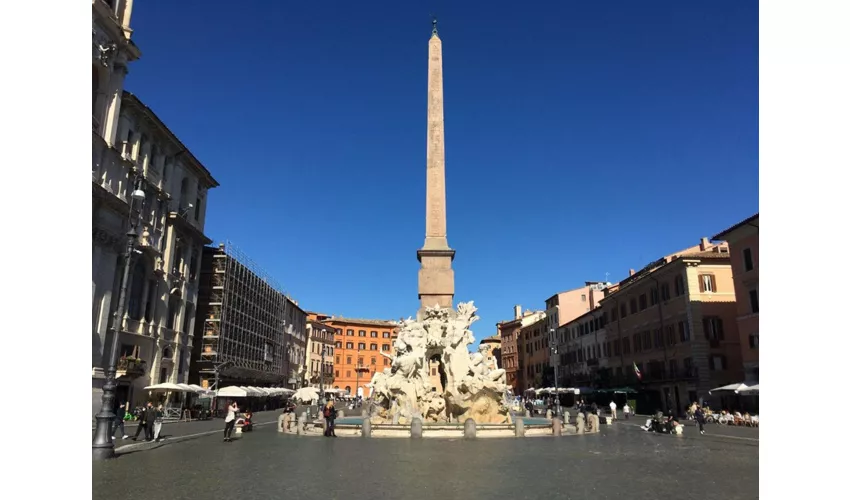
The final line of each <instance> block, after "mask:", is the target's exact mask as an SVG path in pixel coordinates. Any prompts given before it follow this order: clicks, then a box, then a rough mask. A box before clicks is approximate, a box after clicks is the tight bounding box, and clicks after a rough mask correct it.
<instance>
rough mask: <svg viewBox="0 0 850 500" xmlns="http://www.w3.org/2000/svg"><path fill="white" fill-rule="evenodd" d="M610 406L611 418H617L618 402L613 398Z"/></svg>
mask: <svg viewBox="0 0 850 500" xmlns="http://www.w3.org/2000/svg"><path fill="white" fill-rule="evenodd" d="M608 407H609V408H611V419H612V420H617V403H615V402H614V400H613V399H612V400H611V403H610V404H609V405H608Z"/></svg>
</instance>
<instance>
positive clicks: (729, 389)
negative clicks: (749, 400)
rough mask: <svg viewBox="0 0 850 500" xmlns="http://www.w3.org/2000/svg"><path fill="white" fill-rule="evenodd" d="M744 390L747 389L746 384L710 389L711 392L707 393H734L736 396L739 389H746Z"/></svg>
mask: <svg viewBox="0 0 850 500" xmlns="http://www.w3.org/2000/svg"><path fill="white" fill-rule="evenodd" d="M746 388H747V384H744V383H739V384H729V385H724V386H723V387H717V388H715V389H712V390H710V391H708V393H709V394H714V393H715V392H734V393H736V394H737V393H738V391H740V390H741V389H746Z"/></svg>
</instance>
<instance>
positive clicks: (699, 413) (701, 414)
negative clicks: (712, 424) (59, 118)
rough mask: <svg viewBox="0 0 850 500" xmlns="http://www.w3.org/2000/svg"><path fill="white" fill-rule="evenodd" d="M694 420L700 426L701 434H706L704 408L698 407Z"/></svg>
mask: <svg viewBox="0 0 850 500" xmlns="http://www.w3.org/2000/svg"><path fill="white" fill-rule="evenodd" d="M694 420H696V421H697V425H699V433H700V434H705V411H703V409H702V407H701V406H699V405H697V407H696V409H695V410H694Z"/></svg>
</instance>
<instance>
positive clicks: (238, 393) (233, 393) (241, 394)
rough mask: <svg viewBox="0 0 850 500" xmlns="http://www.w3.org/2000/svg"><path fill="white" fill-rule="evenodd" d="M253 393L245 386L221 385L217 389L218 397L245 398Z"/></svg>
mask: <svg viewBox="0 0 850 500" xmlns="http://www.w3.org/2000/svg"><path fill="white" fill-rule="evenodd" d="M253 395H254V393H253V392H252V391H250V390H248V389H247V388H245V387H237V386H235V385H231V386H228V387H222V388H221V389H219V390H218V397H220V398H247V397H249V396H253Z"/></svg>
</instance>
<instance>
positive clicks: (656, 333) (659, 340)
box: [652, 328, 664, 349]
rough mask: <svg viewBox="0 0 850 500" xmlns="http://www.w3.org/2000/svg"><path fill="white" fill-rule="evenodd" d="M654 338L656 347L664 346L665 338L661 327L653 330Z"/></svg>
mask: <svg viewBox="0 0 850 500" xmlns="http://www.w3.org/2000/svg"><path fill="white" fill-rule="evenodd" d="M652 340H653V346H654V347H655V348H656V349H661V348H662V347H664V339H662V338H661V328H655V329H653V330H652Z"/></svg>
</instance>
